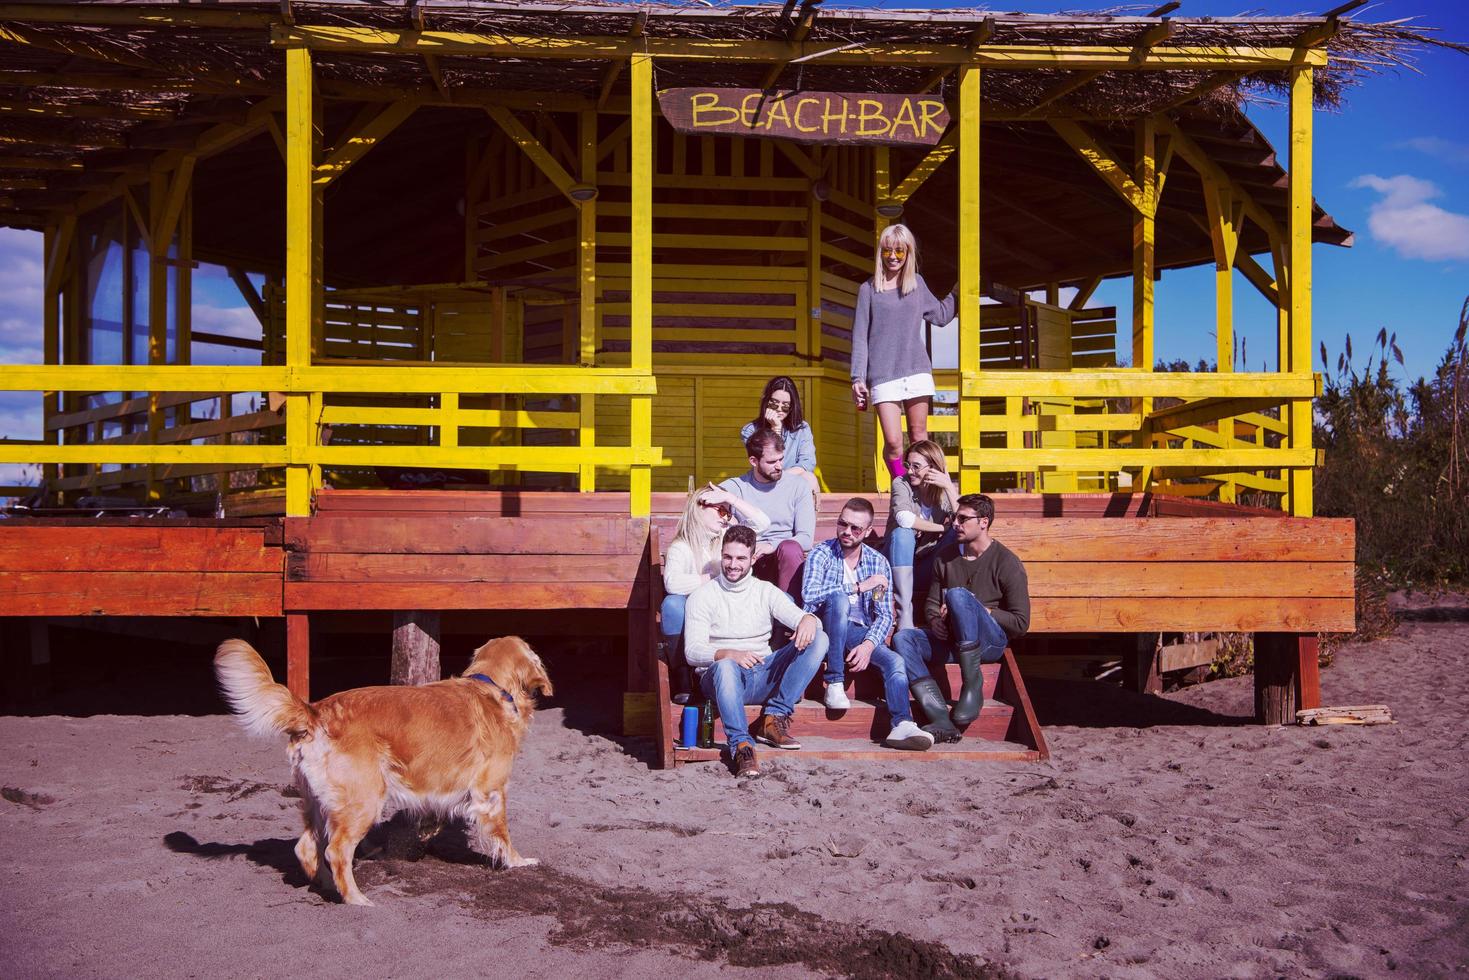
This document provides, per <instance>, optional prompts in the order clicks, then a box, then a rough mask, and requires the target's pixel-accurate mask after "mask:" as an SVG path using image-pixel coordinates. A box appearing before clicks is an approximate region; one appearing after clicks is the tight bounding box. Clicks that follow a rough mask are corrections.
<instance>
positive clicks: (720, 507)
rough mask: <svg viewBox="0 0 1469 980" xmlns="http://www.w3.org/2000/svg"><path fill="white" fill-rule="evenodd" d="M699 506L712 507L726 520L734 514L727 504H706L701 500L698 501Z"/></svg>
mask: <svg viewBox="0 0 1469 980" xmlns="http://www.w3.org/2000/svg"><path fill="white" fill-rule="evenodd" d="M699 506H700V507H713V508H714V510H715V511H716V512H717V513H718V514H719V516H720V517H721V518H723V519H724V520H726V521H727V520H729V519H730V518H731V517H733V516H734V511H733V510H731V509H730V506H729V504H723V503H721V504H706V503H705V502H704V501H702V500H701V501H699Z"/></svg>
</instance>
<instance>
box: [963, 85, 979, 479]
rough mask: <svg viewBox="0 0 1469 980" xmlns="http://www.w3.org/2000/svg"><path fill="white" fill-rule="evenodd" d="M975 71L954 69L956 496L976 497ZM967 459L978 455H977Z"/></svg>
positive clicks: (977, 129) (976, 238) (977, 152)
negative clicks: (967, 389) (969, 382)
mask: <svg viewBox="0 0 1469 980" xmlns="http://www.w3.org/2000/svg"><path fill="white" fill-rule="evenodd" d="M979 95H980V69H978V68H973V67H961V68H960V69H959V283H958V287H957V289H958V294H959V379H960V380H959V390H960V394H959V447H960V449H959V459H960V466H959V492H960V493H978V492H979V484H980V467H979V465H978V464H977V463H971V462H970V461H969V460H970V458H971V454H969V453H966V452H965V450H968V449H973V450H978V449H979V427H980V414H979V398H978V397H974V396H966V395H965V394H964V393H963V391H964V381H965V379H967V378H968V377H969V376H970V375H973V374H978V373H979V333H980V315H981V310H980V302H979V301H980V288H981V283H980V263H979V219H980V214H979V181H980V172H979V148H980V142H979V127H980V110H979ZM972 455H975V456H977V455H978V453H974V454H972Z"/></svg>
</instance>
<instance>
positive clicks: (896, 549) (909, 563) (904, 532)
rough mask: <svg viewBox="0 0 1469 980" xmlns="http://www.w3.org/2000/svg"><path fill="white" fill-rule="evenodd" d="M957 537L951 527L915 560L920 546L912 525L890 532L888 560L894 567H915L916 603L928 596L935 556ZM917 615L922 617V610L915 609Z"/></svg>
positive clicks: (914, 588) (914, 589)
mask: <svg viewBox="0 0 1469 980" xmlns="http://www.w3.org/2000/svg"><path fill="white" fill-rule="evenodd" d="M954 537H955V534H954V529H953V528H952V527H951V528H949V529H948V530H947V531H945V532H944V536H943V537H941V538H939V539H938V542H937V543H936V544H932V545H930V546H929V547H927V548H925V549H924V551H923V555H922V556H921V557H920V558H919V560H918V561H917V562H916V563H915V562H914V555H915V552H916V550H917V548H918V532H917V531H915V530H913V529H912V528H911V527H895V528H893V529H892V530H891V531H890V532H888V541H887V553H888V562H889V563H890V564H891V565H892V566H893V567H894V568H912V569H913V596H912V601H913V602H914V603H922V602H923V600H924V599H925V598H927V597H928V586H929V583H931V582H932V581H933V556H934V555H935V554H936V553H937V552H938V550H939V549H940V548H942V547H943V546H944V545H946V544H948V543H949V542H951V541H953V540H954ZM913 612H914V615H915V617H921V615H922V610H921V609H915V610H913Z"/></svg>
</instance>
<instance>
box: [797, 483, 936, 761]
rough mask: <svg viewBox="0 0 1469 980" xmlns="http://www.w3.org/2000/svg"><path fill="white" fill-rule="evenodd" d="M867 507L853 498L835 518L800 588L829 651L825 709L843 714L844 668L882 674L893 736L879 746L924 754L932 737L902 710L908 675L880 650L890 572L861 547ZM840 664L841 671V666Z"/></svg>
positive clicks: (888, 620) (846, 704)
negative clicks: (832, 533) (834, 533)
mask: <svg viewBox="0 0 1469 980" xmlns="http://www.w3.org/2000/svg"><path fill="white" fill-rule="evenodd" d="M872 520H873V511H872V504H871V503H869V502H868V501H866V500H864V499H863V498H861V497H853V498H852V499H851V500H849V501H847V503H846V504H845V505H844V506H843V507H842V513H841V516H839V517H838V518H837V536H836V537H835V538H832V539H830V540H828V541H823V542H821V543H820V544H818V545H816V546H815V547H814V548H812V549H811V554H810V555H808V556H807V558H806V570H805V573H804V578H803V580H802V584H801V593H802V599H803V600H804V601H805V609H806V611H807V612H809V613H815V614H816V615H818V616H820V617H821V625H822V629H823V630H824V631H825V633H826V636H827V639H828V640H829V641H830V645H829V646H828V648H827V655H826V676H825V681H826V706H827V707H828V708H833V709H837V710H841V709H845V708H850V707H851V706H852V702H851V701H850V700H849V699H848V698H847V692H846V682H845V668H846V667H847V666H850V667H851V669H852V671H853V672H856V671H861V670H866V669H867V667H868V666H869V665H871V666H874V667H876V668H877V669H878V672H879V673H881V674H882V682H883V690H884V692H885V697H886V700H887V706H888V714H889V715H890V716H891V717H892V721H893V730H892V731H891V732H890V733H889V734H888V737H887V738H886V739H884V741H883V744H884V745H887V746H889V747H890V748H895V749H909V750H911V751H923V750H924V749H927V748H929V747H931V746H932V745H933V736H932V735H930V734H929V733H928V732H925V731H924V730H923V729H921V728H919V727H918V725H917V724H915V723H914V721H913V712H912V711H911V710H910V709H909V707H908V671H907V668H905V667H904V665H903V659H902V658H901V657H899V656H898V655H897V653H895V652H894V651H893V650H892V648H891V647H889V646H888V645H887V638H888V633H889V632H891V631H892V628H893V604H892V600H891V599H890V598H889V597H888V594H887V591H888V585H889V583H890V582H891V580H892V574H893V572H892V568H891V567H890V566H889V565H888V560H887V559H886V558H884V557H883V556H882V554H881V552H879V551H877V550H876V549H874V548H869V547H868V546H867V545H865V544H863V543H862V542H863V540H864V539H865V538H866V537H867V535H868V534H869V533H870V532H871V531H872ZM844 659H845V663H843V660H844Z"/></svg>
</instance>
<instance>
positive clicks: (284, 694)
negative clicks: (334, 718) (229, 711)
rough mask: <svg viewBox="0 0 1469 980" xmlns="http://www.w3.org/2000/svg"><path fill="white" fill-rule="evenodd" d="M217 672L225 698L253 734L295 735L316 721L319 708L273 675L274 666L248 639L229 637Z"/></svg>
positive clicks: (218, 655) (217, 659)
mask: <svg viewBox="0 0 1469 980" xmlns="http://www.w3.org/2000/svg"><path fill="white" fill-rule="evenodd" d="M214 673H215V676H217V677H218V678H219V687H220V690H221V692H222V693H223V694H224V699H225V700H226V701H228V702H229V705H230V707H231V708H233V709H234V712H235V714H237V715H239V716H240V724H242V725H244V726H245V728H246V730H248V731H249V732H250V733H251V734H253V735H271V734H275V733H277V732H279V733H281V734H287V735H295V734H298V733H300V732H304V731H306V730H307V729H309V728H310V727H311V726H312V724H313V723H314V722H315V721H316V710H315V709H314V708H312V707H311V705H309V704H307V703H306V702H305V701H302V700H301V699H300V698H298V697H296V695H294V694H292V693H291V692H290V691H289V690H288V689H287V688H286V686H285V685H284V684H277V683H276V682H275V679H274V678H272V677H271V676H270V668H269V667H267V666H265V661H264V660H262V659H260V654H258V653H256V652H255V648H254V647H252V646H251V645H250V644H248V643H246V642H245V641H244V640H225V641H224V642H223V643H221V644H220V645H219V649H218V650H216V651H215V653H214Z"/></svg>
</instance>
